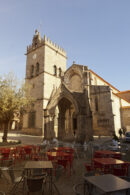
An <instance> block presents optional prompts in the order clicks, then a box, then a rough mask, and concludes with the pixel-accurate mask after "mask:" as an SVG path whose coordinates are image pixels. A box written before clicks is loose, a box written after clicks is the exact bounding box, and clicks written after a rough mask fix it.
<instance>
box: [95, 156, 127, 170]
mask: <svg viewBox="0 0 130 195" xmlns="http://www.w3.org/2000/svg"><path fill="white" fill-rule="evenodd" d="M93 162H94V164H96V166H98V165H99V168H103V169H104V170H105V168H106V167H107V168H109V169H110V170H109V171H110V172H111V171H112V169H113V167H114V166H115V165H116V166H119V165H120V166H123V165H126V166H128V163H127V162H125V161H123V160H119V159H115V158H94V159H93Z"/></svg>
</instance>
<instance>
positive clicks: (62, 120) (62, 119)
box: [58, 115, 65, 140]
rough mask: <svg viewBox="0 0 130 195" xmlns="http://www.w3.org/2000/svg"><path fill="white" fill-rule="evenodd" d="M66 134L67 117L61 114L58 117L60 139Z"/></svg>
mask: <svg viewBox="0 0 130 195" xmlns="http://www.w3.org/2000/svg"><path fill="white" fill-rule="evenodd" d="M64 135H65V117H64V116H60V115H59V117H58V139H59V140H62V139H63V138H64Z"/></svg>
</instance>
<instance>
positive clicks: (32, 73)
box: [30, 65, 34, 77]
mask: <svg viewBox="0 0 130 195" xmlns="http://www.w3.org/2000/svg"><path fill="white" fill-rule="evenodd" d="M33 75H34V65H32V66H31V71H30V76H31V77H33Z"/></svg>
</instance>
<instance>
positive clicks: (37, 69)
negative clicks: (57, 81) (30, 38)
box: [36, 63, 40, 75]
mask: <svg viewBox="0 0 130 195" xmlns="http://www.w3.org/2000/svg"><path fill="white" fill-rule="evenodd" d="M39 68H40V65H39V63H37V64H36V75H38V74H39Z"/></svg>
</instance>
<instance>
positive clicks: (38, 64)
mask: <svg viewBox="0 0 130 195" xmlns="http://www.w3.org/2000/svg"><path fill="white" fill-rule="evenodd" d="M26 56H27V58H26V83H27V84H29V86H30V88H31V89H30V94H31V96H32V97H33V98H34V99H35V103H34V106H33V107H32V108H31V110H29V111H28V112H27V113H26V114H25V115H24V117H23V131H24V132H26V133H28V134H34V135H44V112H43V110H44V109H46V106H47V103H48V101H49V99H50V96H51V94H52V91H53V90H54V89H55V88H58V87H59V85H60V83H61V75H62V74H64V72H65V71H66V60H67V56H66V52H65V51H64V49H63V48H61V47H60V46H58V45H57V44H56V43H53V42H52V41H51V40H50V39H49V38H47V37H46V35H44V37H43V38H42V37H41V35H40V33H39V32H38V30H36V31H35V34H34V36H33V39H32V44H31V45H29V46H27V52H26Z"/></svg>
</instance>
